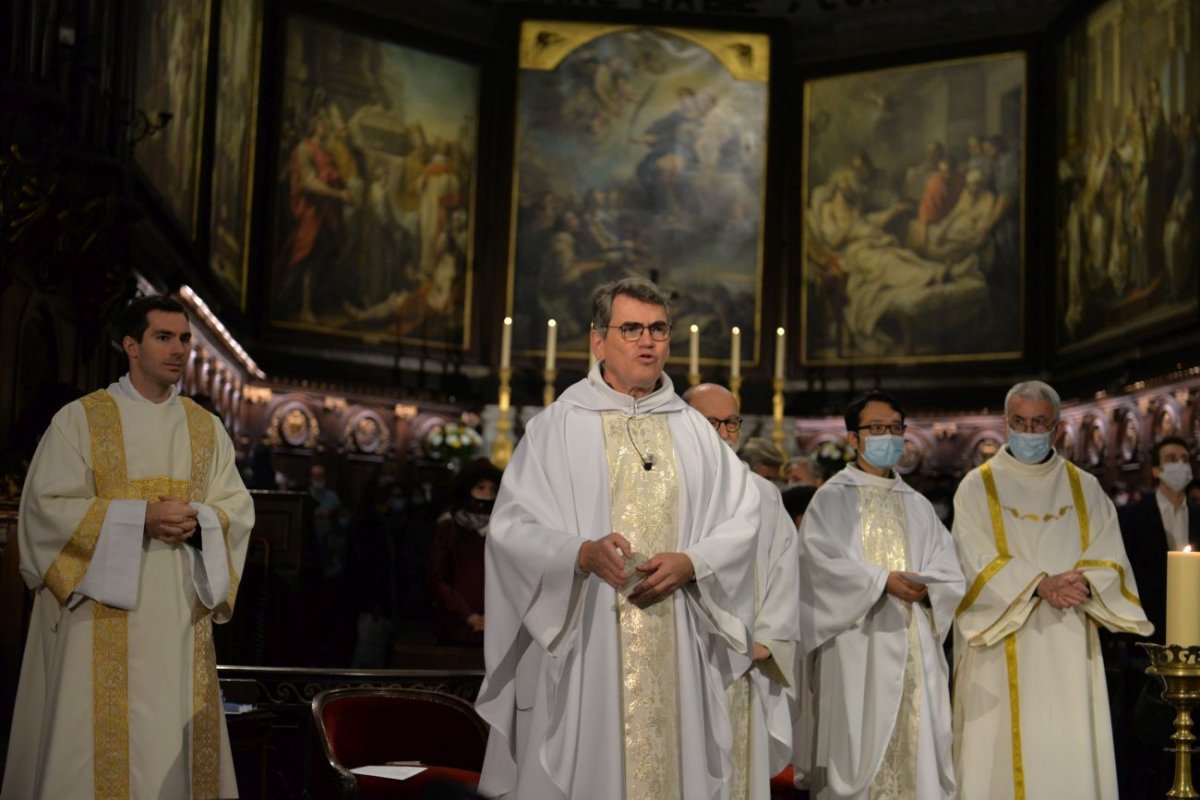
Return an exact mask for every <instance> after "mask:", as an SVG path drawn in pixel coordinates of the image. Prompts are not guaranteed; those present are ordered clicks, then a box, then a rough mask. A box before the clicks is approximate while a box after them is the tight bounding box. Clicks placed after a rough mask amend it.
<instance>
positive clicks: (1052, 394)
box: [1004, 381, 1062, 420]
mask: <svg viewBox="0 0 1200 800" xmlns="http://www.w3.org/2000/svg"><path fill="white" fill-rule="evenodd" d="M1014 397H1023V398H1025V399H1026V400H1036V401H1038V402H1044V403H1049V404H1050V407H1051V408H1052V409H1053V410H1054V419H1055V420H1057V419H1058V415H1059V412H1061V411H1062V400H1060V399H1059V397H1058V392H1056V391H1054V387H1053V386H1051V385H1050V384H1048V383H1044V382H1043V381H1021V382H1020V383H1018V384H1017V385H1016V386H1014V387H1012V388H1011V389H1009V390H1008V394H1006V395H1005V396H1004V416H1006V417H1007V416H1008V406H1009V404H1010V403H1012V400H1013V398H1014Z"/></svg>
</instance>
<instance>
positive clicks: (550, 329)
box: [546, 320, 558, 371]
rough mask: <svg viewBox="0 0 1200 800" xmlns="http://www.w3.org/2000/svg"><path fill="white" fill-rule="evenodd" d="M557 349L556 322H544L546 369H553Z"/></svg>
mask: <svg viewBox="0 0 1200 800" xmlns="http://www.w3.org/2000/svg"><path fill="white" fill-rule="evenodd" d="M557 349H558V323H557V322H555V321H554V320H549V321H547V322H546V370H547V371H549V370H552V369H554V357H555V355H556V354H557V353H556V351H557Z"/></svg>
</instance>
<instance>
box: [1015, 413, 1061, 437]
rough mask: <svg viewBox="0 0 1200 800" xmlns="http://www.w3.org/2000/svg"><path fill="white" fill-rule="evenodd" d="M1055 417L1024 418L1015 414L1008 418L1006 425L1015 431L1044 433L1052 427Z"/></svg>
mask: <svg viewBox="0 0 1200 800" xmlns="http://www.w3.org/2000/svg"><path fill="white" fill-rule="evenodd" d="M1056 422H1058V420H1056V419H1051V420H1048V419H1046V418H1045V417H1034V418H1033V419H1025V418H1024V417H1018V416H1016V415H1014V416H1011V417H1009V418H1008V427H1010V428H1012V429H1013V430H1014V431H1016V432H1017V433H1046V432H1047V431H1049V430H1050V429H1051V428H1053V427H1054V423H1056Z"/></svg>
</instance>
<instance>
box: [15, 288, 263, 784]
mask: <svg viewBox="0 0 1200 800" xmlns="http://www.w3.org/2000/svg"><path fill="white" fill-rule="evenodd" d="M121 333H122V334H123V339H122V343H123V346H124V349H125V352H126V354H127V355H128V356H129V374H128V375H126V376H125V377H123V378H121V379H120V381H118V382H117V383H114V384H112V385H111V386H109V387H108V388H107V389H103V390H100V391H96V392H93V393H92V394H90V395H87V396H86V397H84V398H82V399H81V400H79V401H76V402H74V403H71V404H69V405H67V406H66V407H65V408H63V409H62V410H61V411H59V412H58V414H57V415H55V417H54V419H53V421H52V422H51V424H50V428H49V429H48V430H47V431H46V434H45V436H44V437H43V438H42V440H41V442H40V444H39V445H38V450H37V453H36V454H35V455H34V458H33V463H32V464H31V466H30V470H29V475H28V477H27V478H26V481H25V488H24V492H23V493H22V496H21V509H20V516H19V523H18V537H19V546H20V553H21V575H22V577H23V578H24V579H25V582H26V583H27V584H28V585H29V587H30V588H31V589H33V590H34V593H35V597H34V604H33V613H32V618H31V619H30V627H29V638H28V640H27V641H26V643H25V655H24V660H23V662H22V665H21V678H20V684H19V686H18V689H17V700H16V708H15V710H14V718H13V728H12V735H11V738H10V739H9V748H8V759H7V764H6V767H5V773H4V786H3V789H0V797H3V798H4V800H43V799H44V800H58V799H59V798H87V797H96V798H142V797H150V798H166V797H170V798H217V797H221V798H226V797H236V796H237V783H236V781H235V778H234V774H233V760H232V756H231V752H230V749H229V737H228V733H227V731H226V728H225V719H224V715H223V713H222V709H221V698H220V691H219V689H218V686H217V671H216V659H215V655H214V652H213V641H212V623H213V622H214V621H216V622H224V621H226V620H228V619H229V617H230V614H232V612H233V604H234V598H235V597H236V594H237V584H238V577H239V575H240V574H241V569H242V563H243V561H244V560H245V555H246V543H247V539H248V537H249V532H250V528H251V526H252V525H253V523H254V508H253V504H252V502H251V499H250V495H249V493H248V492H247V491H246V489H245V487H244V486H243V485H242V480H241V477H240V476H239V474H238V471H237V468H236V465H235V464H234V453H233V445H232V443H231V442H230V440H229V436H228V435H227V434H226V433H225V429H224V428H223V427H222V426H221V424H220V422H219V420H217V418H216V417H214V416H213V415H212V414H210V413H208V412H207V411H204V410H203V409H201V408H200V407H199V406H197V405H196V404H195V403H193V402H191V401H190V400H186V399H183V398H180V397H179V396H178V393H177V390H176V386H175V385H176V383H177V382H178V381H179V379H180V377H181V376H182V374H183V369H184V366H185V365H186V363H187V355H188V351H189V349H190V347H191V333H190V329H189V326H188V320H187V316H186V315H185V313H184V309H183V307H182V306H181V305H179V303H177V302H176V301H174V300H172V299H170V298H166V297H148V298H142V299H139V300H136V301H134V303H132V304H131V305H130V306H129V308H128V309H127V310H126V312H125V314H124V315H123V318H122V325H121Z"/></svg>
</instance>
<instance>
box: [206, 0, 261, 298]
mask: <svg viewBox="0 0 1200 800" xmlns="http://www.w3.org/2000/svg"><path fill="white" fill-rule="evenodd" d="M262 29H263V3H262V0H223V2H222V3H221V10H220V19H219V20H218V25H217V30H218V36H219V38H218V43H217V99H216V109H215V110H216V122H215V130H216V138H215V141H214V144H213V167H212V200H211V203H210V205H209V208H210V213H209V254H208V263H209V267H210V269H211V270H212V272H213V275H214V276H216V278H217V280H218V282H219V283H220V284H221V285H222V286H223V287H224V288H225V289H226V290H227V291H228V292H229V294H230V295H231V296H232V297H234V298H236V299H237V301H238V306H239V308H240V309H241V310H243V311H244V310H245V309H246V294H247V289H248V285H249V273H250V236H251V222H252V218H251V217H252V214H251V211H252V201H253V197H254V175H255V150H256V146H257V141H258V135H257V134H258V110H259V71H260V68H261V64H262Z"/></svg>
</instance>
